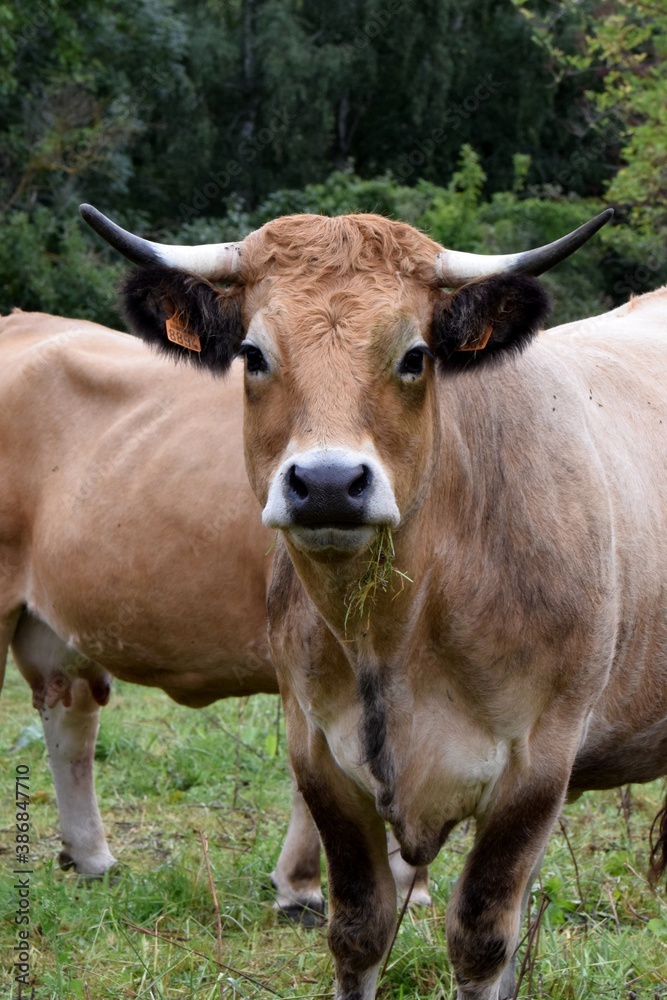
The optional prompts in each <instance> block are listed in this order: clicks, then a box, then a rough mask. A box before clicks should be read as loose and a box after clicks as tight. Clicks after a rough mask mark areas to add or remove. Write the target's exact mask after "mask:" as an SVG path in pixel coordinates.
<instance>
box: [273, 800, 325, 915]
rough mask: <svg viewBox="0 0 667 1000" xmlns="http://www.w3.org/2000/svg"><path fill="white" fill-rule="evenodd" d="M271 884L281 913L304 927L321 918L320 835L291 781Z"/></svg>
mask: <svg viewBox="0 0 667 1000" xmlns="http://www.w3.org/2000/svg"><path fill="white" fill-rule="evenodd" d="M271 884H272V885H273V888H274V889H275V890H276V903H275V906H276V909H278V910H279V911H280V912H281V913H282V914H283V916H285V917H287V918H288V919H289V920H293V921H295V922H296V923H300V924H303V925H304V926H306V927H314V926H316V925H318V924H321V923H322V922H323V914H324V896H323V895H322V878H321V874H320V835H319V833H318V832H317V827H316V826H315V823H314V822H313V817H312V816H311V815H310V811H309V810H308V807H307V805H306V803H305V802H304V801H303V796H302V795H301V793H300V792H299V789H298V788H297V787H296V783H294V782H293V787H292V812H291V815H290V821H289V827H288V828H287V836H286V837H285V841H284V843H283V846H282V850H281V852H280V857H279V858H278V862H277V864H276V867H275V870H274V871H273V872H272V873H271Z"/></svg>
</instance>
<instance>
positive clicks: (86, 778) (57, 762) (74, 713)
mask: <svg viewBox="0 0 667 1000" xmlns="http://www.w3.org/2000/svg"><path fill="white" fill-rule="evenodd" d="M40 715H41V716H42V723H43V725H44V736H45V737H46V746H47V749H48V752H49V765H50V768H51V774H52V775H53V784H54V785H55V789H56V799H57V802H58V815H59V817H60V831H61V836H62V842H63V850H62V851H61V852H60V855H59V857H58V861H59V863H60V866H61V868H74V869H75V870H76V871H77V872H79V873H80V874H81V875H97V876H100V875H103V874H104V872H105V871H107V870H108V869H109V868H112V867H113V865H115V864H116V859H115V858H114V856H113V855H112V853H111V851H110V850H109V846H108V844H107V840H106V836H105V834H104V827H103V826H102V818H101V816H100V812H99V809H98V806H97V798H96V796H95V786H94V778H93V760H94V756H95V742H96V740H97V731H98V729H99V722H100V706H99V705H98V704H97V702H96V701H95V700H94V699H93V697H92V695H91V692H90V688H89V686H88V683H87V681H84V680H75V681H74V682H73V683H72V703H71V705H69V707H67V708H66V707H65V706H64V705H63V703H62V702H58V703H57V704H56V705H54V706H53V708H47V707H46V706H44V707H43V708H42V709H41V710H40Z"/></svg>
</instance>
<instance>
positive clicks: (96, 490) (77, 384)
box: [0, 312, 428, 921]
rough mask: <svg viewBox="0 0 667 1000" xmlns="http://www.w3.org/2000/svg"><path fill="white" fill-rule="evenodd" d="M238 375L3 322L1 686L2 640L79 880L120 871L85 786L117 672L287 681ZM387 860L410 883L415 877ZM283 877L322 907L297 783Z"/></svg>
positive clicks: (89, 335)
mask: <svg viewBox="0 0 667 1000" xmlns="http://www.w3.org/2000/svg"><path fill="white" fill-rule="evenodd" d="M241 380H242V373H241V364H240V363H239V364H238V366H235V370H234V372H233V373H232V376H231V378H230V379H229V380H227V381H226V382H225V383H224V384H223V383H221V382H220V381H219V380H215V379H213V378H211V377H210V376H204V375H202V374H201V373H198V372H194V371H192V370H190V369H183V370H181V371H178V370H177V368H176V367H175V366H174V365H173V364H171V363H169V362H166V361H164V360H162V359H160V358H158V357H157V356H156V355H155V354H154V353H153V352H151V351H149V350H147V349H146V347H145V345H144V344H143V343H142V342H141V341H140V340H138V339H136V338H135V337H129V336H127V335H126V334H121V333H117V332H115V331H112V330H108V329H105V328H104V327H101V326H98V325H97V324H94V323H88V322H84V321H81V320H68V319H61V318H57V317H53V316H45V315H41V314H31V313H19V312H17V313H14V314H13V315H11V316H9V317H6V318H4V319H0V407H1V410H2V413H3V418H2V421H1V422H0V484H1V487H0V678H1V675H2V673H3V672H4V667H5V658H6V654H7V649H8V647H9V646H10V645H11V647H12V650H13V654H14V658H15V660H16V663H17V665H18V667H19V669H20V671H21V673H22V674H23V676H24V677H25V678H26V680H27V681H28V682H29V684H30V686H31V688H32V692H33V702H34V704H35V707H36V708H38V709H39V712H40V715H41V718H42V722H43V724H44V733H45V738H46V745H47V749H48V755H49V764H50V767H51V772H52V774H53V780H54V784H55V789H56V797H57V803H58V812H59V817H60V826H61V834H62V839H63V851H62V852H61V854H60V858H59V860H60V863H61V865H62V866H63V867H66V868H68V867H73V868H74V869H75V870H76V871H77V872H80V873H81V874H84V875H101V874H102V873H103V872H105V871H106V870H107V869H108V868H110V867H111V866H112V865H113V864H115V858H114V857H113V855H112V854H111V851H110V849H109V846H108V844H107V840H106V837H105V834H104V828H103V825H102V820H101V817H100V814H99V810H98V806H97V801H96V798H95V790H94V784H93V759H94V751H95V740H96V736H97V731H98V725H99V713H100V706H101V705H104V704H105V703H106V701H107V699H108V697H109V687H110V681H111V676H110V675H113V676H115V677H119V678H122V679H123V680H127V681H132V682H134V683H139V684H144V685H149V686H152V687H161V688H162V689H163V690H164V691H166V692H167V694H169V695H170V696H171V697H172V698H174V700H175V701H177V702H179V703H180V704H183V705H190V706H192V707H200V706H203V705H208V704H210V703H211V702H213V701H216V700H217V699H219V698H227V697H231V696H239V695H250V694H256V693H258V692H268V693H275V692H277V690H278V688H277V683H276V676H275V672H274V669H273V666H272V664H271V660H270V658H269V653H268V645H267V639H266V589H267V584H268V579H269V577H270V573H271V561H272V556H269V555H267V551H268V550H269V549H270V547H271V543H272V540H273V538H274V533H273V532H271V531H269V530H267V529H265V528H263V527H262V524H261V520H260V511H259V507H258V504H257V501H256V500H255V498H254V496H253V495H252V492H251V490H250V487H249V486H248V481H247V476H246V474H245V469H244V463H243V450H242V430H241V423H242V409H241V399H242V394H241V385H240V383H241ZM193 413H196V414H197V417H198V419H197V421H196V423H195V422H193V421H192V419H191V416H192V414H193ZM394 866H395V871H396V876H397V879H398V883H399V891H400V892H405V891H406V889H407V887H408V886H409V885H410V882H411V880H412V875H413V871H412V869H408V868H407V866H405V864H404V863H403V862H401V860H400V858H399V857H398V854H396V857H395V861H394ZM425 877H426V876H425V873H420V877H419V884H418V886H417V892H416V894H415V897H414V898H415V900H416V901H420V902H426V901H428V891H427V888H426V883H425ZM273 881H274V885H275V888H276V890H277V904H278V906H279V907H280V908H281V909H282V910H284V911H286V912H287V913H288V914H290V915H292V916H294V917H299V916H300V915H303V916H304V917H305V919H306V921H308V920H309V919H310V918H311V917H312V914H313V912H314V913H321V912H322V910H323V905H324V902H323V897H322V890H321V885H320V861H319V837H318V835H317V831H316V829H315V827H314V826H313V822H312V820H311V818H310V815H309V813H308V810H307V809H306V807H305V806H304V803H303V800H302V799H301V796H300V795H299V794H298V792H296V791H295V794H294V799H293V808H292V818H291V822H290V827H289V831H288V836H287V839H286V841H285V844H284V847H283V851H282V853H281V856H280V859H279V860H278V863H277V865H276V870H275V872H274V873H273Z"/></svg>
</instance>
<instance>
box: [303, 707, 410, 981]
mask: <svg viewBox="0 0 667 1000" xmlns="http://www.w3.org/2000/svg"><path fill="white" fill-rule="evenodd" d="M286 714H288V713H287V712H286ZM290 745H291V747H292V748H293V747H294V746H295V741H294V739H292V742H291V744H290ZM302 745H303V744H302ZM293 763H294V769H295V774H296V777H297V781H298V782H299V787H300V788H301V791H302V793H303V797H304V798H305V800H306V802H307V804H308V807H309V809H310V811H311V813H312V815H313V818H314V820H315V823H316V824H317V828H318V830H319V832H320V837H321V838H322V844H323V845H324V850H325V853H326V858H327V875H328V884H329V934H328V937H329V948H330V949H331V953H332V955H333V959H334V964H335V968H336V994H335V996H336V1000H372V998H373V997H374V996H375V987H376V984H377V979H378V975H379V972H380V969H381V966H382V961H383V959H384V956H385V954H386V953H387V950H388V949H389V946H390V943H391V939H392V935H393V931H394V927H395V925H396V916H397V914H396V886H395V884H394V879H393V876H392V873H391V868H390V867H389V859H388V857H387V835H386V831H385V825H384V822H383V821H382V820H381V819H380V817H379V816H378V814H377V812H376V810H375V803H374V802H373V800H372V799H371V798H370V797H369V796H368V795H366V794H365V793H364V792H362V790H361V789H360V788H359V787H358V785H356V784H355V783H354V782H352V781H350V780H349V779H348V778H347V777H346V775H345V773H344V772H343V771H342V770H341V769H340V767H338V765H337V764H336V763H335V761H334V760H333V759H332V758H331V756H330V754H329V751H328V747H327V745H326V741H325V740H324V737H323V736H322V734H317V736H316V737H315V738H314V739H313V741H312V742H311V745H310V747H309V752H308V754H307V755H305V754H304V755H303V756H298V757H297V758H296V759H295V760H294V761H293Z"/></svg>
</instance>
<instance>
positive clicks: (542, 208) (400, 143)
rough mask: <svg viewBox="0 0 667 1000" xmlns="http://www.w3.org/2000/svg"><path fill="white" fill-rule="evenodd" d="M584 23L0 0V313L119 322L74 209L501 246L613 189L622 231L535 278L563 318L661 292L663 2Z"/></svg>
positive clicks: (104, 264)
mask: <svg viewBox="0 0 667 1000" xmlns="http://www.w3.org/2000/svg"><path fill="white" fill-rule="evenodd" d="M599 13H600V12H599V5H597V4H596V3H595V2H594V0H576V2H572V3H567V4H563V5H554V4H553V3H551V2H550V0H502V2H500V3H498V2H495V0H481V2H478V0H475V2H474V3H473V0H464V2H460V0H456V2H455V0H428V2H427V3H424V4H422V5H421V6H418V7H415V6H414V5H409V4H404V3H402V2H400V0H354V2H351V3H347V4H344V5H340V4H339V5H331V3H324V2H323V0H222V2H219V0H189V2H188V4H185V5H179V6H177V5H175V4H174V2H173V0H160V2H158V0H138V2H134V0H133V2H130V0H119V2H118V3H114V4H113V5H111V6H109V5H108V4H105V3H103V0H84V2H83V3H78V2H77V3H74V0H43V2H40V3H39V4H38V5H37V6H32V7H31V6H30V5H26V4H23V3H20V2H19V0H2V2H0V121H2V123H3V124H2V129H1V130H0V165H1V167H2V169H1V170H0V213H1V214H0V311H2V312H6V311H8V310H9V309H11V308H12V307H14V306H18V307H20V308H23V309H41V310H44V311H50V312H56V313H63V314H71V315H78V316H83V317H87V318H91V319H97V320H99V321H101V322H103V323H107V324H111V325H116V324H117V323H118V318H117V312H116V308H115V287H116V284H117V281H118V278H119V275H120V274H121V273H122V267H123V265H121V264H119V262H118V261H117V260H116V259H114V258H113V256H112V255H111V254H110V253H109V252H108V251H107V250H106V249H103V248H102V247H101V245H100V241H99V240H98V239H97V238H96V237H95V236H94V235H93V234H91V233H90V232H88V231H87V230H86V229H85V227H83V226H82V225H81V223H80V222H79V221H78V218H77V213H76V207H77V204H78V203H79V202H80V201H84V200H85V201H92V202H93V203H95V204H98V205H99V206H100V208H102V209H103V210H104V211H107V212H108V213H109V214H111V215H112V217H114V218H117V219H118V220H119V221H120V222H121V224H123V223H125V224H126V225H128V226H130V227H131V228H132V229H134V230H135V231H138V232H143V233H145V234H146V235H149V236H151V237H153V238H157V239H170V238H175V239H179V240H182V241H183V242H194V241H204V242H208V241H214V240H218V239H221V238H223V239H233V238H235V237H243V236H245V235H246V234H247V233H248V232H249V231H250V230H252V229H253V228H254V227H255V226H256V225H259V224H261V223H262V222H265V221H267V220H268V219H270V218H274V217H275V216H277V215H281V214H285V213H289V212H303V211H315V212H323V213H325V214H337V213H340V212H346V211H355V210H356V211H375V212H379V213H381V214H385V215H388V216H391V217H393V218H399V219H404V220H406V221H407V222H410V223H413V224H415V225H418V226H422V227H424V228H426V229H427V230H429V231H430V232H431V233H432V234H433V236H434V237H435V238H436V239H439V240H440V241H441V242H443V243H445V244H446V245H449V246H453V247H457V248H460V249H469V250H477V251H481V252H484V251H489V252H493V251H494V250H497V249H505V250H509V249H512V250H513V249H517V248H521V247H524V246H529V245H531V244H534V241H535V240H537V242H538V243H539V242H544V241H545V240H546V238H547V235H548V238H556V237H558V236H560V235H562V234H563V233H564V232H565V231H566V230H567V228H568V225H569V223H570V221H574V223H575V224H578V223H579V222H581V221H583V220H584V219H585V217H586V215H587V214H588V213H589V212H590V213H591V214H592V213H593V212H594V211H597V210H599V208H600V207H601V206H602V202H601V195H602V193H603V190H604V186H605V184H608V183H609V182H610V181H611V185H610V187H609V197H610V198H612V199H614V200H617V201H619V202H620V203H621V204H622V206H628V211H627V212H625V209H624V215H623V216H622V218H623V221H624V222H628V220H629V224H630V225H622V226H615V227H614V230H613V232H612V231H610V230H607V231H605V232H604V233H603V234H602V235H601V236H600V237H598V238H596V240H595V241H594V244H593V245H591V246H590V247H587V248H586V249H585V250H584V251H582V252H580V253H578V254H577V255H576V257H575V258H574V260H573V261H571V262H568V263H566V264H564V265H563V266H562V267H561V268H559V269H557V270H556V271H555V272H554V273H553V274H550V275H549V276H548V277H547V279H546V280H547V283H548V285H549V287H550V288H551V290H552V293H553V295H554V299H555V304H556V309H555V313H554V318H555V319H556V320H558V319H564V318H566V319H570V318H574V317H575V316H577V315H586V314H590V313H592V312H596V311H600V310H602V309H604V308H606V307H608V306H609V305H610V304H616V303H618V302H620V301H623V299H624V298H626V297H627V295H628V294H629V293H630V292H634V293H637V292H641V291H643V290H645V289H647V288H650V287H655V285H657V284H658V283H659V282H660V281H664V280H665V278H666V277H667V264H666V262H665V255H664V249H663V247H662V245H661V243H660V240H661V239H662V240H663V241H664V238H665V233H666V232H667V221H666V219H667V209H666V208H665V205H666V197H667V196H666V194H665V188H666V185H667V180H666V179H665V163H666V162H667V156H666V149H665V135H667V120H666V119H665V114H667V112H666V111H665V109H666V108H667V94H666V93H665V88H666V87H667V82H666V81H667V77H666V75H665V74H666V70H665V66H667V59H665V55H666V50H665V47H666V44H667V43H666V32H667V21H666V16H665V14H664V12H663V11H662V10H661V9H659V10H655V9H654V5H653V3H652V0H641V2H639V3H637V4H631V3H630V2H629V0H619V3H618V4H617V5H615V7H614V8H613V10H611V12H609V13H606V12H605V13H604V16H599ZM490 40H492V44H491V42H490ZM621 152H622V155H623V158H624V159H621ZM619 167H620V170H619ZM614 175H615V176H614ZM630 227H631V228H630Z"/></svg>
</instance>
